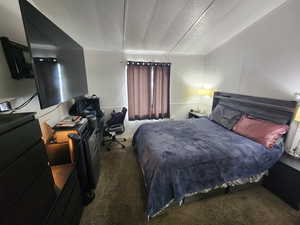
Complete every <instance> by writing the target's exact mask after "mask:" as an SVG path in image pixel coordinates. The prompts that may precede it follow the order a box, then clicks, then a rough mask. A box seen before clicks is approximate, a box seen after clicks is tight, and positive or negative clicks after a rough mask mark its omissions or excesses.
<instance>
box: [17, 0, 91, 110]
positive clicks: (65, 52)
mask: <svg viewBox="0 0 300 225" xmlns="http://www.w3.org/2000/svg"><path fill="white" fill-rule="evenodd" d="M19 3H20V8H21V13H22V18H23V23H24V27H25V32H26V37H27V42H28V46H29V49H30V52H31V57H32V63H33V65H32V66H33V73H34V77H35V81H36V86H37V91H38V96H39V101H40V106H41V108H42V109H44V108H47V107H49V106H52V105H56V104H58V103H61V102H65V101H67V100H70V99H72V98H74V97H78V96H82V95H85V94H87V92H88V87H87V78H86V70H85V61H84V53H83V48H82V47H81V46H80V45H79V44H78V43H77V42H76V41H74V40H73V39H72V38H71V37H69V36H68V35H67V34H66V33H64V32H63V31H62V30H61V29H60V28H59V27H57V26H56V25H55V24H54V23H52V22H51V21H50V20H49V19H48V18H47V17H46V16H44V15H43V14H42V13H41V12H40V11H39V10H37V9H36V8H35V7H34V6H32V5H31V4H30V3H29V2H27V1H26V0H19Z"/></svg>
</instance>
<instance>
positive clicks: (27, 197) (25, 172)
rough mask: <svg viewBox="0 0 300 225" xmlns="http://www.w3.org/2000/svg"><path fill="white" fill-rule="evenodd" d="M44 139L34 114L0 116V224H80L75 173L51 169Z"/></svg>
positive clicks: (68, 168)
mask: <svg viewBox="0 0 300 225" xmlns="http://www.w3.org/2000/svg"><path fill="white" fill-rule="evenodd" d="M41 136H42V134H41V130H40V126H39V122H38V120H37V119H35V117H34V113H20V114H7V115H0V144H1V148H0V154H1V155H0V224H1V225H24V224H26V225H27V224H28V225H43V224H47V225H58V224H61V225H63V224H68V225H72V224H74V225H75V224H79V220H80V215H81V210H82V204H81V196H80V186H79V184H78V178H77V174H76V170H75V169H74V166H73V165H62V166H60V167H53V168H51V167H50V166H49V163H48V157H47V154H46V150H45V146H44V143H43V141H42V139H41ZM56 212H59V213H56Z"/></svg>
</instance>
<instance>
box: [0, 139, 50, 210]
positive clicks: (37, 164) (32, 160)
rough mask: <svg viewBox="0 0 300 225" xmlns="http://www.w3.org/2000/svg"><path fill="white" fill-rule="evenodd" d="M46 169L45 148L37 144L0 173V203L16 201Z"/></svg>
mask: <svg viewBox="0 0 300 225" xmlns="http://www.w3.org/2000/svg"><path fill="white" fill-rule="evenodd" d="M47 168H48V161H47V155H46V152H45V147H44V144H43V143H42V142H39V143H38V144H37V145H35V146H34V147H33V148H32V149H30V150H28V151H27V152H26V153H24V154H23V155H22V156H21V157H20V158H18V159H17V160H16V161H15V162H14V163H12V164H11V165H10V166H9V167H7V168H6V169H5V170H3V171H2V172H1V173H0V202H6V203H13V202H15V201H17V200H18V199H19V198H20V197H21V196H22V195H23V193H24V191H25V190H26V189H27V188H28V187H29V186H31V185H32V183H34V180H35V179H36V178H37V177H39V176H40V175H41V174H42V172H43V171H45V170H46V169H47ZM0 211H1V212H3V211H5V205H4V204H0Z"/></svg>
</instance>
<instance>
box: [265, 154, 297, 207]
mask: <svg viewBox="0 0 300 225" xmlns="http://www.w3.org/2000/svg"><path fill="white" fill-rule="evenodd" d="M263 186H264V187H265V188H267V189H268V190H270V191H271V192H272V193H274V194H275V195H277V196H278V197H279V198H281V199H282V200H284V201H285V202H286V203H288V204H289V205H290V206H291V207H293V208H294V209H297V210H299V207H300V159H296V158H294V157H292V156H289V155H287V154H285V155H283V156H282V158H281V159H280V161H279V162H277V163H276V164H275V165H274V166H273V167H272V168H271V169H270V171H269V176H267V177H265V179H264V181H263Z"/></svg>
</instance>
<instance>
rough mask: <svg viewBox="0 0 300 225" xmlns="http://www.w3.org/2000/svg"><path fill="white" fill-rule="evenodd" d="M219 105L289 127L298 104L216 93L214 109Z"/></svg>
mask: <svg viewBox="0 0 300 225" xmlns="http://www.w3.org/2000/svg"><path fill="white" fill-rule="evenodd" d="M218 104H222V105H225V106H229V107H231V108H234V109H236V110H239V111H241V112H243V113H245V114H248V115H252V116H254V117H256V118H258V119H264V120H269V121H272V122H274V123H278V124H287V125H289V124H290V122H291V120H292V118H293V114H294V111H295V109H296V105H297V102H295V101H285V100H278V99H271V98H261V97H253V96H247V95H239V94H232V93H226V92H215V94H214V99H213V109H214V108H215V107H216V106H217V105H218Z"/></svg>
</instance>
